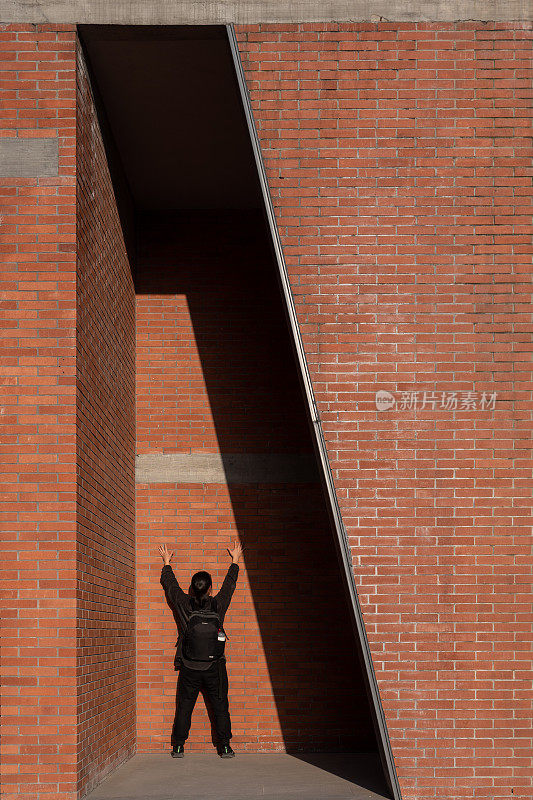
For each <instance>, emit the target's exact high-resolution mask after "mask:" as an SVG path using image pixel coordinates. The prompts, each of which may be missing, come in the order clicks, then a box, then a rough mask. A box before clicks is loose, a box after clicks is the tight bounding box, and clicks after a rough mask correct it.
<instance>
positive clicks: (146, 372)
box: [136, 214, 374, 751]
mask: <svg viewBox="0 0 533 800" xmlns="http://www.w3.org/2000/svg"><path fill="white" fill-rule="evenodd" d="M140 246H141V255H140V261H139V275H138V280H137V281H136V290H137V293H138V294H137V447H138V452H139V453H170V452H179V453H199V452H214V453H216V452H222V453H278V454H280V453H285V454H287V453H305V452H308V453H309V452H311V448H312V445H311V441H310V438H309V431H308V428H307V423H306V418H305V410H304V408H303V406H302V404H301V401H300V399H299V398H300V394H299V391H300V390H299V386H298V382H297V374H296V371H295V368H294V364H293V362H292V359H291V355H290V352H289V351H288V347H287V339H286V338H285V336H284V330H285V322H284V317H283V308H282V306H281V302H280V297H279V293H278V289H277V284H276V282H275V281H276V278H275V271H274V267H273V265H272V263H271V262H270V259H269V256H268V251H266V250H265V240H264V233H263V231H262V228H261V226H260V225H259V224H258V222H257V220H256V219H254V217H253V216H252V215H250V214H248V215H246V214H233V215H232V214H227V215H226V216H224V215H223V214H216V215H208V214H204V215H202V214H198V215H194V214H193V215H190V216H188V215H184V216H182V217H181V218H180V216H179V215H177V216H172V215H169V216H168V217H164V216H163V215H158V217H156V218H155V219H154V218H152V219H148V220H146V222H145V224H144V225H143V227H142V230H141V234H140ZM239 537H240V539H241V541H242V542H243V544H244V547H245V557H244V563H243V565H242V566H241V569H240V574H239V579H238V586H237V591H236V593H235V596H234V599H233V602H232V605H231V607H230V610H229V613H228V616H227V631H228V636H229V639H228V645H227V653H228V675H229V681H230V711H231V714H232V726H233V734H234V737H233V743H234V745H235V746H236V747H238V749H241V750H243V749H246V750H250V751H253V750H283V749H295V750H296V749H310V750H313V749H317V750H323V749H334V750H335V749H343V750H350V749H356V750H357V749H361V750H364V749H372V748H373V747H374V740H373V733H372V730H371V723H370V719H369V712H368V709H367V706H366V700H365V697H364V693H363V688H362V681H361V676H360V672H359V667H358V665H357V663H356V658H355V653H354V648H353V637H352V634H351V629H350V623H349V619H348V615H347V606H346V602H345V601H344V598H343V597H342V594H341V591H342V590H341V589H339V588H338V587H336V583H335V582H336V581H337V580H338V577H339V574H340V572H339V568H338V565H337V561H336V556H335V550H334V546H333V539H332V535H331V532H330V528H329V522H328V519H327V515H326V511H325V506H324V502H323V498H322V494H321V489H320V485H319V483H318V482H317V483H307V484H305V483H302V484H297V483H286V484H283V483H271V484H266V483H263V484H261V483H251V484H235V483H230V484H229V485H227V484H225V483H223V482H222V483H193V484H186V483H181V484H180V483H152V484H137V553H138V562H137V564H138V566H137V569H138V573H137V575H138V579H137V580H138V593H137V615H138V651H137V675H138V683H137V697H138V712H137V713H138V748H139V750H141V751H146V750H157V751H166V750H167V749H168V747H169V743H170V732H171V726H172V720H173V716H174V708H175V690H176V679H177V673H176V672H174V670H173V664H172V662H173V658H174V653H175V650H174V645H175V642H176V625H175V622H174V619H173V616H172V613H171V610H170V608H169V607H168V605H167V602H166V600H165V596H164V593H163V589H162V587H161V585H160V583H159V578H160V574H161V566H162V562H161V558H160V556H159V554H158V552H157V545H158V544H159V543H161V542H167V544H168V546H169V549H171V550H173V551H174V557H173V559H172V562H171V563H172V564H173V567H174V571H175V574H176V576H177V578H178V580H179V581H180V583H181V585H182V586H183V587H184V588H185V589H187V588H188V586H189V583H190V577H191V575H192V574H193V572H195V571H196V570H198V569H201V568H206V569H208V570H209V571H211V572H212V574H213V580H214V585H215V588H218V587H219V586H220V584H221V582H222V580H223V577H224V575H225V573H226V570H227V567H228V565H229V562H230V559H229V556H228V553H227V550H226V548H227V547H228V545H229V544H230V542H231V541H232V540H234V539H238V538H239ZM330 613H332V614H333V618H331V617H330V616H329V614H330ZM332 619H333V621H332ZM337 650H340V652H341V653H343V651H344V650H345V655H344V656H343V657H342V667H341V668H339V666H338V663H337V661H336V658H335V653H336V652H337ZM211 746H212V745H211V733H210V727H209V724H208V720H207V715H206V713H205V707H204V703H203V702H202V700H201V699H200V700H199V702H198V704H197V707H196V710H195V712H194V716H193V724H192V729H191V736H190V738H189V740H188V743H187V747H188V748H192V749H196V750H204V749H209V748H211Z"/></svg>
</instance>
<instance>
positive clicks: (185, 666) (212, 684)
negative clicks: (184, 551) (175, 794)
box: [159, 542, 242, 758]
mask: <svg viewBox="0 0 533 800" xmlns="http://www.w3.org/2000/svg"><path fill="white" fill-rule="evenodd" d="M228 553H229V554H230V556H231V564H230V566H229V568H228V572H227V574H226V577H225V578H224V582H223V583H222V586H221V588H220V591H219V592H218V594H216V595H215V597H213V596H212V581H211V576H210V574H209V573H208V572H204V571H202V572H197V573H195V575H193V577H192V579H191V585H190V587H189V593H188V594H187V593H186V592H184V591H183V589H181V587H180V586H179V584H178V581H177V580H176V576H175V575H174V571H173V569H172V567H171V566H170V559H171V558H172V556H173V553H169V552H168V550H167V546H166V544H164V545H159V554H160V555H161V558H162V559H163V567H162V569H161V579H160V583H161V585H162V586H163V588H164V590H165V594H166V595H167V598H168V600H169V602H170V605H171V606H172V607H173V608H174V610H175V611H176V612H177V617H178V627H179V630H180V633H179V636H178V641H177V642H176V655H175V657H174V669H175V670H179V671H180V674H179V678H178V683H177V687H176V714H175V716H174V723H173V725H172V734H171V744H172V756H173V757H174V758H176V757H178V758H180V757H182V756H183V755H184V743H185V740H186V739H187V737H188V735H189V730H190V727H191V716H192V712H193V709H194V706H195V704H196V700H197V698H198V694H199V692H200V689H201V688H204V689H205V691H206V694H207V696H208V697H209V700H210V702H211V706H212V709H213V714H214V719H215V729H216V734H217V752H218V754H219V755H220V756H221V757H222V758H231V757H233V756H234V755H235V753H234V752H233V750H232V749H231V747H230V744H229V740H230V739H231V737H232V733H231V720H230V715H229V703H228V674H227V671H226V658H225V656H224V655H222V656H220V657H219V658H218V659H216V660H215V661H191V660H189V659H187V657H186V655H185V654H184V652H183V640H184V635H183V634H184V631H185V628H186V626H187V621H188V619H189V617H190V616H191V614H192V612H193V611H194V609H195V608H203V609H206V610H210V609H213V610H215V611H216V613H217V614H218V615H219V617H220V620H221V623H222V624H223V623H224V617H225V615H226V611H227V610H228V607H229V604H230V602H231V598H232V597H233V593H234V591H235V586H236V582H237V576H238V574H239V559H240V557H241V555H242V546H241V545H240V544H238V543H237V542H236V543H235V545H234V548H233V550H229V549H228Z"/></svg>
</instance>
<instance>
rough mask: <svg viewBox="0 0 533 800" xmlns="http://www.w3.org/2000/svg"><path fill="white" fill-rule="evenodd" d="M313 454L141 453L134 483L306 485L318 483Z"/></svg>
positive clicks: (137, 459) (138, 457)
mask: <svg viewBox="0 0 533 800" xmlns="http://www.w3.org/2000/svg"><path fill="white" fill-rule="evenodd" d="M319 480H320V479H319V477H318V471H317V467H316V461H315V458H314V456H313V455H305V454H302V455H292V454H290V453H289V454H285V453H280V454H278V453H224V454H220V453H143V454H141V455H138V456H137V457H136V460H135V482H136V483H309V482H314V481H319Z"/></svg>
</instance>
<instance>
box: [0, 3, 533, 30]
mask: <svg viewBox="0 0 533 800" xmlns="http://www.w3.org/2000/svg"><path fill="white" fill-rule="evenodd" d="M532 19H533V3H532V2H531V0H218V2H217V1H216V0H192V2H191V0H189V2H179V1H178V0H111V2H110V0H0V23H8V22H68V23H109V24H122V25H209V24H211V25H217V24H223V23H227V22H235V23H240V24H246V23H256V22H329V21H331V22H360V21H368V22H379V21H380V20H383V21H385V20H388V21H391V22H392V21H398V22H402V21H405V22H426V21H427V22H431V21H435V22H439V21H454V20H480V21H506V20H507V21H512V20H516V21H528V20H532Z"/></svg>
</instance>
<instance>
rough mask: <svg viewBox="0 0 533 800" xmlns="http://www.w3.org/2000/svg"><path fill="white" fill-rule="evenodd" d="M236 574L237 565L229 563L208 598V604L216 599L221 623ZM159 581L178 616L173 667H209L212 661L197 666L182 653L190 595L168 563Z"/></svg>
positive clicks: (234, 583)
mask: <svg viewBox="0 0 533 800" xmlns="http://www.w3.org/2000/svg"><path fill="white" fill-rule="evenodd" d="M238 574H239V565H238V564H233V563H232V564H230V565H229V568H228V572H227V574H226V577H225V578H224V582H223V584H222V586H221V587H220V591H219V592H218V594H216V595H215V596H214V598H210V604H211V601H212V600H216V610H217V613H218V614H219V616H220V619H221V621H222V623H223V622H224V617H225V616H226V611H227V610H228V607H229V604H230V602H231V598H232V597H233V592H234V591H235V586H236V585H237V576H238ZM160 583H161V585H162V586H163V589H164V590H165V594H166V596H167V599H168V601H169V603H170V605H171V606H172V608H173V609H174V610H175V611H176V614H177V617H178V628H179V636H178V641H177V642H176V655H175V656H174V669H175V670H178V669H179V668H180V666H181V665H182V664H183V665H184V666H186V667H190V668H191V669H209V667H210V666H211V664H212V662H207V663H206V664H205V666H204V665H203V664H202V666H199V664H198V662H197V661H188V660H187V659H186V658H185V656H184V655H183V653H182V645H183V631H184V630H185V627H186V625H187V620H188V619H189V616H190V614H191V596H190V595H189V594H187V593H186V592H184V591H183V589H182V588H181V586H180V585H179V583H178V581H177V580H176V576H175V575H174V570H173V569H172V567H171V566H170V564H164V565H163V568H162V569H161V579H160ZM222 658H224V656H222Z"/></svg>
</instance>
